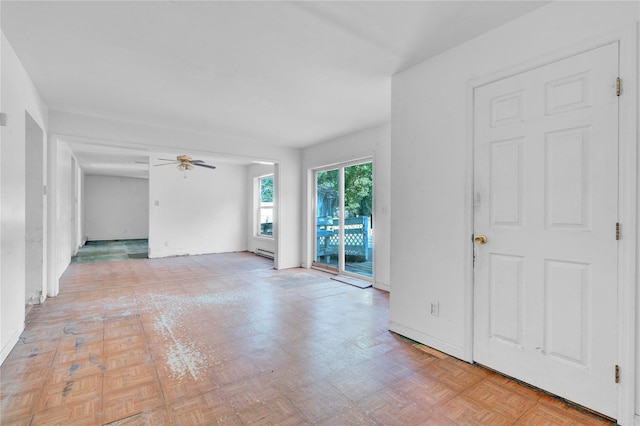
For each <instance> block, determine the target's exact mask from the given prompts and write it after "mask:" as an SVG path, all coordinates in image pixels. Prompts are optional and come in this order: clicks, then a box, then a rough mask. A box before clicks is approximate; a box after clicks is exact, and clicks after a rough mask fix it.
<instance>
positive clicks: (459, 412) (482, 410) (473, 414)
mask: <svg viewBox="0 0 640 426" xmlns="http://www.w3.org/2000/svg"><path fill="white" fill-rule="evenodd" d="M435 411H436V412H438V413H440V414H442V415H444V416H445V417H448V418H449V419H451V420H454V421H456V422H458V423H459V424H468V425H511V424H513V421H512V420H509V419H508V418H506V417H504V416H503V415H502V414H499V413H498V412H496V411H494V410H492V409H490V408H488V407H486V406H484V405H482V404H480V403H478V402H476V401H474V400H473V399H470V398H467V397H466V396H464V395H462V396H460V397H458V398H453V399H450V400H449V401H447V402H445V403H444V404H442V405H440V406H438V407H437V408H436V409H435Z"/></svg>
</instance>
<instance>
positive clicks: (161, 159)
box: [158, 158, 178, 163]
mask: <svg viewBox="0 0 640 426" xmlns="http://www.w3.org/2000/svg"><path fill="white" fill-rule="evenodd" d="M158 160H160V161H173V162H174V163H176V162H178V160H169V159H168V158H158Z"/></svg>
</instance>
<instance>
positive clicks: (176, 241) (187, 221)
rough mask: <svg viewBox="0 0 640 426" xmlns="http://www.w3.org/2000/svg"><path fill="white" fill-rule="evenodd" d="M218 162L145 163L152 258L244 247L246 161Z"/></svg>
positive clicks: (219, 251)
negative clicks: (185, 165)
mask: <svg viewBox="0 0 640 426" xmlns="http://www.w3.org/2000/svg"><path fill="white" fill-rule="evenodd" d="M158 163H159V161H157V160H154V159H153V158H152V160H151V166H153V164H158ZM216 166H217V168H216V169H215V170H211V169H205V168H200V167H195V168H194V169H193V170H190V171H187V172H186V173H183V172H181V171H179V170H177V169H176V168H175V167H173V166H164V167H149V202H150V207H149V212H150V214H149V257H150V258H155V257H165V256H177V255H186V254H192V255H193V254H204V253H223V252H233V251H243V250H246V249H247V223H246V220H245V218H246V212H247V208H248V207H247V197H246V187H247V183H246V182H247V174H246V167H245V166H239V165H232V164H217V165H216ZM185 176H186V177H185Z"/></svg>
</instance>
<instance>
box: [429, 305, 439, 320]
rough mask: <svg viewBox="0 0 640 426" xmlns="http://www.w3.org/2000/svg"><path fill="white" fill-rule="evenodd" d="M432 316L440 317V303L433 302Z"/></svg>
mask: <svg viewBox="0 0 640 426" xmlns="http://www.w3.org/2000/svg"><path fill="white" fill-rule="evenodd" d="M431 315H433V316H434V317H437V316H438V315H440V302H431Z"/></svg>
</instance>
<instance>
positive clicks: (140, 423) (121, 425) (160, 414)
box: [104, 407, 171, 426]
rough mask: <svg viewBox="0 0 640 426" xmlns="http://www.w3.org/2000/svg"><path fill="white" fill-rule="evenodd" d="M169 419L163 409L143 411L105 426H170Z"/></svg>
mask: <svg viewBox="0 0 640 426" xmlns="http://www.w3.org/2000/svg"><path fill="white" fill-rule="evenodd" d="M170 424H171V419H170V417H169V414H168V413H167V410H166V409H165V408H163V407H161V408H156V409H152V410H148V411H144V412H142V413H139V414H134V415H133V416H129V417H126V418H124V419H119V420H115V421H113V422H111V423H105V424H104V425H105V426H155V425H158V426H161V425H170Z"/></svg>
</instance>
